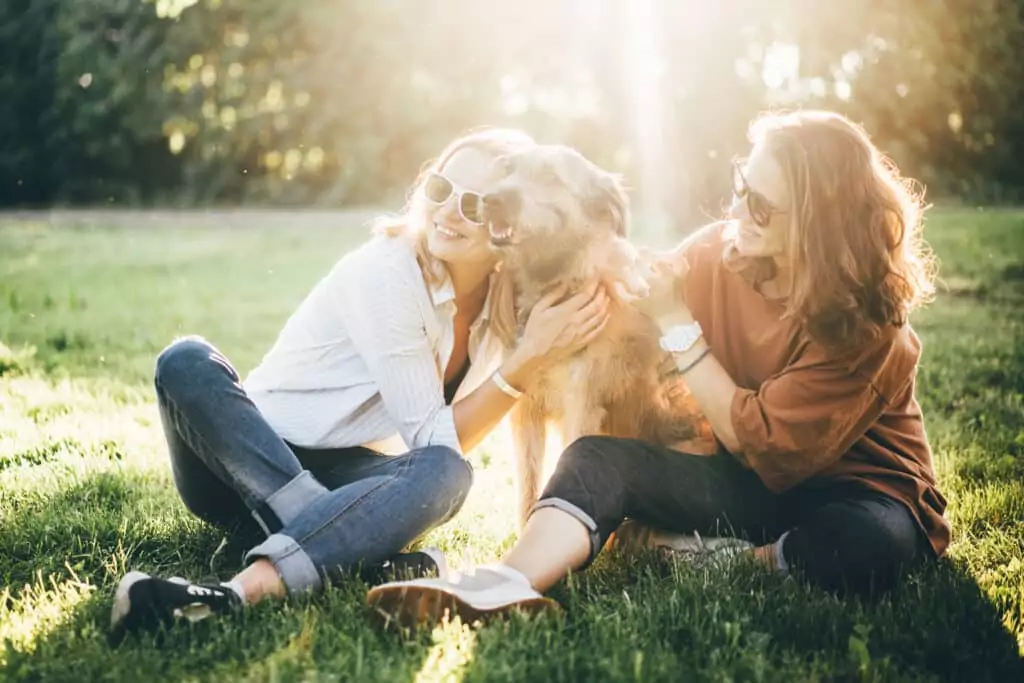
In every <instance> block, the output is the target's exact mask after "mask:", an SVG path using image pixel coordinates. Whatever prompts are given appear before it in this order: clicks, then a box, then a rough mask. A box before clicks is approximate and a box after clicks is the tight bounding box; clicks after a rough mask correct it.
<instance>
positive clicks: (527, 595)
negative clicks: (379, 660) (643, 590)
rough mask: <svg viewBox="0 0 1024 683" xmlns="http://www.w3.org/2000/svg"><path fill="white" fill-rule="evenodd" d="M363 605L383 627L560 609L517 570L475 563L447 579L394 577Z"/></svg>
mask: <svg viewBox="0 0 1024 683" xmlns="http://www.w3.org/2000/svg"><path fill="white" fill-rule="evenodd" d="M366 604H367V605H368V606H370V607H371V608H373V610H374V611H375V613H376V614H377V616H378V617H380V618H382V619H383V620H384V623H385V626H387V625H390V624H392V623H397V624H398V625H400V626H402V627H404V628H418V627H421V626H435V625H437V624H439V623H441V622H442V621H444V620H445V619H448V620H451V619H454V618H455V617H459V619H461V620H462V623H464V624H471V623H473V622H474V621H488V620H491V619H495V618H499V617H503V616H507V615H509V614H511V613H513V612H521V613H525V614H542V613H545V612H557V611H559V610H560V609H561V608H560V607H559V605H558V603H557V602H555V601H554V600H552V599H551V598H546V597H544V596H543V595H541V594H540V593H538V592H537V591H535V590H534V589H533V587H532V586H530V583H529V581H527V580H526V577H524V576H523V575H522V574H520V573H519V572H517V571H516V570H514V569H511V568H510V567H506V566H504V565H500V564H496V565H488V566H485V567H478V568H477V569H476V570H474V571H473V572H471V573H466V574H455V575H453V576H452V578H450V579H416V580H413V581H395V582H393V583H386V584H384V585H382V586H377V587H375V588H372V589H370V591H369V592H368V593H367V594H366Z"/></svg>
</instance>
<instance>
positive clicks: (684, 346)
mask: <svg viewBox="0 0 1024 683" xmlns="http://www.w3.org/2000/svg"><path fill="white" fill-rule="evenodd" d="M702 336H704V330H702V329H701V328H700V323H699V322H697V321H696V320H695V321H693V322H692V323H689V324H687V325H676V326H675V327H670V328H668V330H666V332H665V334H663V335H662V336H661V341H660V344H661V348H662V349H664V350H665V351H668V352H669V353H684V352H686V351H689V350H690V349H691V348H693V345H694V344H696V343H697V340H698V339H700V338H701V337H702Z"/></svg>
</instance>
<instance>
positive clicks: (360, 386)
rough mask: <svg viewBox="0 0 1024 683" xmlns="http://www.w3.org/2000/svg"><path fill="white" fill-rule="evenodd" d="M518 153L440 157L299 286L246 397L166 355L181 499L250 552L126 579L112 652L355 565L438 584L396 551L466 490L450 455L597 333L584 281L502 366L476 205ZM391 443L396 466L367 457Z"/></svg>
mask: <svg viewBox="0 0 1024 683" xmlns="http://www.w3.org/2000/svg"><path fill="white" fill-rule="evenodd" d="M533 144H534V142H533V141H532V140H531V139H530V138H529V137H528V136H526V135H525V134H523V133H520V132H517V131H510V130H502V129H495V130H487V131H483V132H477V133H474V134H471V135H468V136H465V137H462V138H459V139H457V140H455V141H453V142H452V143H451V144H450V145H449V146H448V147H447V148H446V149H445V150H444V152H443V153H442V154H441V155H440V157H439V158H438V159H437V160H436V161H435V162H434V163H432V164H431V165H430V166H429V167H428V168H427V170H426V171H425V172H424V173H423V174H421V176H420V178H419V179H418V180H417V182H416V184H415V185H414V187H413V191H412V194H411V197H410V201H409V204H408V206H407V207H406V210H405V212H404V213H403V214H402V215H401V216H398V217H397V218H394V219H389V220H385V221H381V222H380V224H379V225H378V226H377V230H376V231H375V233H376V234H375V235H374V237H373V238H372V239H371V240H370V241H368V242H367V243H366V244H364V245H363V246H361V247H359V248H358V249H356V250H354V251H352V252H350V253H349V254H347V255H345V256H344V257H343V258H342V259H341V260H340V261H339V262H338V263H337V265H336V266H335V267H334V268H333V269H332V270H331V272H330V273H329V274H328V275H327V276H326V277H325V278H324V279H323V280H321V281H320V282H319V283H318V284H317V285H316V287H315V288H314V289H313V291H312V292H311V293H310V294H309V296H308V297H307V298H306V299H305V300H304V301H303V302H302V304H301V305H300V306H299V308H298V310H296V311H295V313H294V314H293V315H292V316H291V318H290V319H289V320H288V322H287V323H286V324H285V327H284V329H283V330H282V331H281V334H280V336H279V337H278V339H277V341H276V343H275V344H274V346H273V348H271V350H270V352H269V353H267V355H266V356H265V357H264V359H263V361H262V362H261V364H260V365H259V367H257V368H256V369H255V370H253V371H252V373H251V374H250V375H249V377H248V378H247V379H246V381H245V383H244V385H243V383H242V382H241V380H240V378H239V376H238V374H237V373H236V372H235V370H234V368H233V367H232V365H231V363H230V362H229V361H228V360H227V359H226V358H225V357H224V356H223V355H222V354H221V353H220V352H219V351H218V350H217V349H216V348H214V347H213V346H212V345H211V344H209V343H208V342H206V341H205V340H203V339H201V338H195V337H193V338H187V339H182V340H178V341H176V342H175V343H173V344H172V345H171V346H170V347H168V348H167V349H165V350H164V352H163V353H162V354H161V355H160V358H159V359H158V360H157V366H156V377H155V384H156V391H157V397H158V402H159V407H160V412H161V418H162V421H163V425H164V431H165V434H166V436H167V441H168V446H169V451H170V456H171V464H172V467H173V470H174V478H175V483H176V484H177V487H178V490H179V492H180V494H181V496H182V499H183V500H184V502H185V504H186V505H187V506H188V508H189V509H190V510H191V511H193V512H194V513H195V514H197V515H198V516H200V517H202V518H203V519H205V520H207V521H208V522H211V523H214V524H219V525H225V526H233V527H235V528H236V529H237V527H239V526H240V522H241V523H243V524H244V523H246V522H248V523H249V524H250V526H253V525H252V520H254V521H255V523H256V524H258V527H259V529H260V530H261V531H262V533H263V534H264V535H265V539H264V540H263V541H262V542H261V543H259V544H258V545H256V546H255V547H254V548H252V549H251V550H250V551H249V552H248V553H247V554H246V557H245V562H246V564H247V567H246V568H245V569H244V570H243V571H242V572H241V573H240V574H238V575H236V576H235V577H234V578H233V579H232V580H230V581H228V582H225V583H223V584H213V585H209V584H207V585H202V584H189V583H187V582H182V581H180V580H175V581H167V580H163V579H158V578H154V577H150V576H148V575H146V574H143V573H141V572H130V573H129V574H127V575H126V576H125V577H124V578H123V579H122V581H121V583H120V585H119V586H118V589H117V594H116V596H115V600H114V607H113V612H112V616H111V625H112V628H113V629H114V633H115V636H116V635H118V634H121V633H123V632H125V631H126V630H129V629H134V628H137V627H140V626H147V625H152V624H157V623H161V622H162V623H170V622H173V621H174V619H175V618H176V617H184V618H188V619H190V620H195V619H197V618H202V617H204V616H206V615H208V614H211V613H215V612H220V611H223V610H225V609H229V608H231V607H233V606H236V605H245V604H252V603H255V602H257V601H258V600H260V599H261V598H263V597H266V596H276V597H284V596H285V595H287V594H293V593H299V592H303V591H309V590H318V589H320V588H321V587H322V585H323V583H324V582H325V581H329V580H331V579H333V578H336V577H337V576H339V575H340V574H341V573H343V572H347V571H348V570H350V569H352V568H354V567H357V566H359V567H361V568H362V569H363V577H364V578H366V579H367V580H369V581H372V582H379V581H383V580H385V579H387V578H390V575H392V574H394V573H395V570H401V573H403V574H406V575H408V574H413V575H416V574H424V573H432V572H435V571H436V572H437V573H443V572H444V566H443V558H441V557H440V556H438V555H433V554H429V553H407V554H404V555H402V554H398V553H399V551H400V550H401V549H402V548H404V547H405V546H406V545H408V544H409V543H410V542H411V541H413V540H414V539H416V538H417V537H419V536H421V535H422V534H423V533H424V532H426V531H427V530H429V529H431V528H433V527H435V526H437V525H439V524H442V523H444V522H445V521H447V520H448V519H450V518H451V517H452V516H453V515H454V514H455V513H456V512H457V511H458V510H459V508H460V507H461V505H462V503H463V501H464V500H465V497H466V494H467V492H468V490H469V487H470V484H471V482H472V468H471V467H470V465H469V463H468V462H467V461H466V460H465V459H464V458H463V457H462V453H463V452H464V451H466V450H468V449H470V448H472V447H473V446H474V445H476V444H477V443H478V442H479V441H480V440H481V439H482V438H483V437H484V436H485V435H486V434H487V433H488V432H489V431H490V430H491V429H492V428H493V427H494V426H495V425H496V424H497V423H498V422H499V421H500V420H501V418H502V417H503V416H504V415H505V413H506V412H508V410H509V409H510V408H511V407H512V405H513V403H514V401H515V398H516V397H518V395H519V391H518V390H517V389H516V388H515V387H516V386H522V385H523V383H524V382H523V379H524V378H525V377H527V376H528V375H529V374H530V373H534V372H537V371H538V370H540V369H541V368H543V367H545V366H546V365H548V364H550V363H554V362H557V361H558V360H559V359H560V358H561V357H563V356H565V355H567V354H570V353H573V352H574V351H576V350H578V349H580V348H582V347H583V346H585V345H586V344H587V343H588V342H589V341H590V340H591V339H593V338H594V337H595V336H596V335H597V334H598V333H599V332H600V330H601V328H602V327H603V325H604V322H605V320H606V319H607V311H606V308H607V296H606V294H605V293H604V292H603V291H599V290H598V288H597V287H596V285H595V287H593V288H592V289H591V290H590V291H589V292H586V293H584V294H583V295H579V296H576V297H573V298H569V299H567V300H565V301H564V302H561V303H556V302H557V301H558V299H559V298H560V296H562V295H564V292H554V293H552V295H551V296H549V297H548V298H546V299H545V300H543V301H542V302H541V303H540V304H538V306H537V307H536V308H534V309H533V311H532V312H531V315H530V317H529V322H528V324H527V326H526V328H525V330H524V332H523V336H522V341H521V343H520V344H519V345H518V346H517V347H516V349H515V351H514V352H513V353H511V354H508V355H507V357H504V358H503V356H502V353H501V348H502V343H501V341H499V339H501V340H507V339H509V338H510V336H513V333H514V330H513V328H512V320H513V308H512V306H513V302H512V292H511V290H510V288H509V286H508V283H507V279H506V278H505V277H503V276H502V274H501V270H500V264H499V263H498V262H497V259H496V256H495V254H494V253H493V251H492V249H491V245H490V236H489V234H488V228H487V226H486V225H484V221H483V220H482V216H481V213H480V209H481V205H482V201H481V197H482V196H483V195H484V194H486V193H487V192H488V191H489V189H491V188H492V187H494V186H495V185H496V183H497V182H498V181H500V180H501V179H502V177H503V174H504V172H503V166H502V164H501V163H497V162H498V160H499V158H500V157H502V156H503V155H506V154H508V153H510V152H512V151H514V150H516V149H519V148H522V147H525V146H530V145H533ZM396 447H397V448H400V449H402V450H406V449H408V452H406V453H405V454H404V455H398V456H391V455H385V454H384V453H385V452H386V451H394V450H395V449H396Z"/></svg>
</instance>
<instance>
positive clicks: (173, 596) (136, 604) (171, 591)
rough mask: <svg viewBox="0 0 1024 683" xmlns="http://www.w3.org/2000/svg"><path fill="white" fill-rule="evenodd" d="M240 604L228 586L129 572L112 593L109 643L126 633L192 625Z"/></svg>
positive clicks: (116, 641) (118, 639)
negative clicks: (181, 623)
mask: <svg viewBox="0 0 1024 683" xmlns="http://www.w3.org/2000/svg"><path fill="white" fill-rule="evenodd" d="M241 604H242V600H241V598H239V597H238V595H237V594H236V593H235V592H234V591H233V590H231V589H230V588H228V587H227V586H223V585H217V584H198V583H189V582H188V581H186V580H185V579H180V578H172V579H157V578H154V577H152V576H150V575H149V574H143V573H142V572H128V573H127V574H125V575H124V578H122V579H121V582H120V583H119V584H117V591H116V592H115V593H114V606H113V608H112V609H111V610H110V639H111V642H112V643H118V642H120V641H121V640H122V639H123V638H124V636H125V634H127V633H128V632H129V631H136V630H139V629H147V628H155V627H157V626H160V625H165V626H170V625H171V624H173V623H175V622H176V621H179V620H182V619H184V620H185V621H188V622H190V623H195V622H197V621H202V620H203V619H206V618H207V617H209V616H211V615H213V614H218V613H222V612H227V611H229V610H231V609H233V608H234V607H237V606H240V605H241Z"/></svg>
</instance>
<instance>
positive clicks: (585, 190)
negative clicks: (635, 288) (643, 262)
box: [483, 145, 629, 282]
mask: <svg viewBox="0 0 1024 683" xmlns="http://www.w3.org/2000/svg"><path fill="white" fill-rule="evenodd" d="M503 163H505V164H506V165H507V170H508V176H507V177H506V178H505V180H503V181H502V182H501V183H500V184H499V185H498V187H497V189H496V190H495V191H494V192H493V193H491V194H489V195H487V196H485V197H484V200H483V201H484V218H485V220H486V221H487V223H488V228H489V230H490V235H491V244H492V245H493V246H494V247H495V249H496V250H498V252H499V253H500V254H501V256H502V260H503V261H504V262H505V263H507V264H509V265H510V266H511V267H515V268H517V269H520V270H521V271H525V272H528V273H529V274H530V276H531V278H532V279H533V280H535V281H545V282H547V281H553V280H554V279H556V278H557V277H559V276H560V275H562V274H564V271H565V269H566V268H570V267H572V265H573V264H577V263H578V262H579V257H580V256H581V255H582V254H584V253H586V252H587V251H588V248H589V247H591V246H592V245H594V244H597V243H604V242H608V243H610V242H612V241H620V242H626V240H625V237H626V235H627V233H628V231H629V200H628V198H627V197H626V193H625V190H624V189H623V187H622V183H621V182H620V181H619V178H618V177H617V176H615V175H613V174H612V173H609V172H608V171H605V170H603V169H601V168H599V167H598V166H597V165H595V164H593V163H592V162H590V161H589V160H587V159H586V158H585V157H584V156H583V155H582V154H580V153H579V152H577V151H575V150H574V149H572V148H570V147H565V146H563V145H538V146H536V147H531V148H529V149H526V150H520V151H518V152H516V153H514V154H512V155H509V156H507V157H504V158H503Z"/></svg>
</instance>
